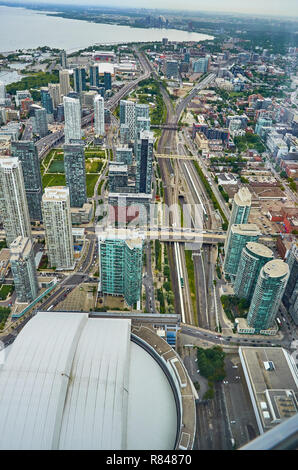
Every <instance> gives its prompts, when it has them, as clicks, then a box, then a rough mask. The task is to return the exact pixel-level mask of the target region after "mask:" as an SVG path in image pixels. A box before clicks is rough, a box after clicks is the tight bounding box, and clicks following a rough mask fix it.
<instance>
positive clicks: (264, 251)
mask: <svg viewBox="0 0 298 470" xmlns="http://www.w3.org/2000/svg"><path fill="white" fill-rule="evenodd" d="M246 247H247V248H248V250H249V251H251V252H252V253H255V254H256V255H259V256H263V257H264V258H272V257H273V256H274V255H273V251H272V250H270V248H268V247H267V246H265V245H263V244H262V243H256V242H248V243H247V245H246Z"/></svg>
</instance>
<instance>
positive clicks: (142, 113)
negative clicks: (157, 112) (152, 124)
mask: <svg viewBox="0 0 298 470" xmlns="http://www.w3.org/2000/svg"><path fill="white" fill-rule="evenodd" d="M149 109H150V108H149V105H148V104H140V103H137V104H136V105H135V119H136V121H137V119H138V118H146V119H150V113H149Z"/></svg>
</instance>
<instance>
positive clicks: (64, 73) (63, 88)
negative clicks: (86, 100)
mask: <svg viewBox="0 0 298 470" xmlns="http://www.w3.org/2000/svg"><path fill="white" fill-rule="evenodd" d="M59 84H60V93H61V95H62V96H67V95H68V93H69V92H70V80H69V71H68V70H60V72H59Z"/></svg>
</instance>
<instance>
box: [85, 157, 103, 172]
mask: <svg viewBox="0 0 298 470" xmlns="http://www.w3.org/2000/svg"><path fill="white" fill-rule="evenodd" d="M102 166H103V162H102V161H101V160H97V161H96V160H93V159H89V158H88V159H87V160H86V173H99V172H100V170H101V169H102Z"/></svg>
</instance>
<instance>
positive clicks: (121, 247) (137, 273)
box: [99, 236, 143, 306]
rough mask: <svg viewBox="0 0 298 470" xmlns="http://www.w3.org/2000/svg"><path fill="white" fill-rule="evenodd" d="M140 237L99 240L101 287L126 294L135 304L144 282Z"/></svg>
mask: <svg viewBox="0 0 298 470" xmlns="http://www.w3.org/2000/svg"><path fill="white" fill-rule="evenodd" d="M142 253H143V242H142V240H141V239H139V238H136V239H129V240H125V239H119V238H117V239H113V238H112V236H111V237H109V236H106V238H104V239H102V240H99V264H100V290H101V291H102V292H103V293H104V294H109V295H123V296H124V298H125V301H126V303H127V304H128V305H130V306H134V304H136V303H137V302H138V301H139V300H140V295H141V286H142Z"/></svg>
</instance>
